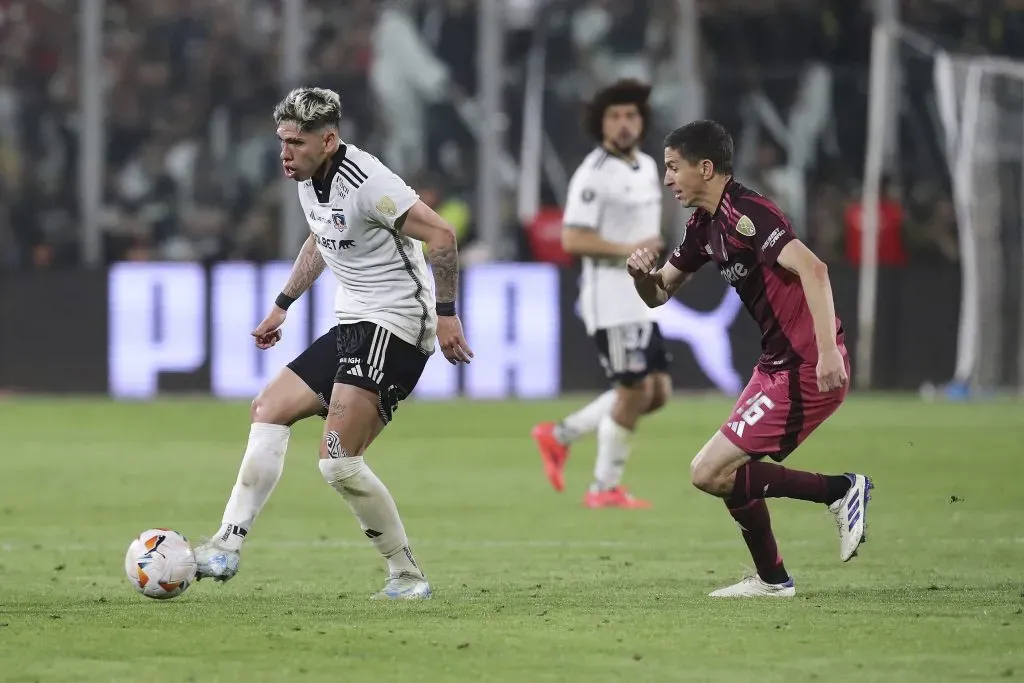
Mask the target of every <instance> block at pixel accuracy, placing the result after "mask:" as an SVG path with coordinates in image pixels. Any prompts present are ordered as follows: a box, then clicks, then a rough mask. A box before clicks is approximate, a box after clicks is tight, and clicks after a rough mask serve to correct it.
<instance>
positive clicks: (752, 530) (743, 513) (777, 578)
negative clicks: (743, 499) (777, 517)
mask: <svg viewBox="0 0 1024 683" xmlns="http://www.w3.org/2000/svg"><path fill="white" fill-rule="evenodd" d="M726 506H728V507H729V514H730V515H732V518H733V519H735V520H736V523H737V524H739V525H740V529H741V530H742V531H743V540H744V541H745V542H746V544H747V549H748V550H749V551H750V556H751V557H752V558H753V560H754V566H755V567H757V575H758V576H760V577H761V580H762V581H764V582H766V583H775V584H778V583H785V582H786V581H788V580H789V573H788V572H787V571H786V566H785V565H784V564H783V563H782V555H780V554H779V547H778V545H777V544H776V543H775V534H773V533H772V518H771V515H769V514H768V504H767V503H765V502H764V500H763V499H760V498H759V499H757V500H751V501H749V502H747V503H744V504H742V505H741V506H740V507H735V508H734V507H732V506H731V504H730V501H726Z"/></svg>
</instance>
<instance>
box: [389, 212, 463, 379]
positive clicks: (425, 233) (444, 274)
mask: <svg viewBox="0 0 1024 683" xmlns="http://www.w3.org/2000/svg"><path fill="white" fill-rule="evenodd" d="M395 229H397V230H400V231H402V232H403V233H404V234H406V235H408V236H409V237H412V238H413V239H417V240H419V241H421V242H423V243H424V244H426V245H427V260H428V261H430V265H431V268H432V270H433V271H434V295H435V298H436V299H437V341H438V343H439V344H440V345H441V351H442V353H444V357H445V358H447V359H448V362H449V363H452V364H455V363H468V362H469V361H470V359H472V358H473V352H472V351H471V350H470V348H469V344H467V343H466V339H465V337H464V336H463V334H462V323H461V322H460V321H459V317H458V315H456V313H455V295H456V294H458V292H459V249H458V243H457V242H456V240H455V231H454V230H452V227H451V226H450V225H448V224H447V223H446V222H445V221H444V219H443V218H441V217H440V216H438V215H437V214H436V213H435V212H434V210H433V209H431V208H430V207H429V206H427V205H426V204H424V203H423V202H421V201H417V202H416V203H415V204H414V205H413V207H412V208H411V209H409V210H408V211H407V212H406V213H405V214H404V215H403V216H401V217H399V218H398V220H396V221H395Z"/></svg>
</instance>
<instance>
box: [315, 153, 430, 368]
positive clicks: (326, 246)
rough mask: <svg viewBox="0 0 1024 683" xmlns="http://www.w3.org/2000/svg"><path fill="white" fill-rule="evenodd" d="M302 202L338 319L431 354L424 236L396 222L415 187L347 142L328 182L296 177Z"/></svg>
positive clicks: (414, 196) (412, 200)
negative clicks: (374, 328) (331, 281)
mask: <svg viewBox="0 0 1024 683" xmlns="http://www.w3.org/2000/svg"><path fill="white" fill-rule="evenodd" d="M299 201H301V202H302V213H303V214H304V215H305V216H306V220H307V221H308V223H309V229H310V231H311V232H312V233H313V235H314V237H315V239H316V244H317V247H318V248H319V249H320V253H321V254H322V255H323V258H324V262H325V263H326V264H327V267H328V268H330V269H331V272H332V273H334V277H335V278H337V280H338V293H337V296H336V298H335V304H334V305H335V311H336V313H337V316H338V322H339V323H342V324H346V323H356V322H360V321H364V320H365V321H369V322H373V323H376V324H377V325H380V326H381V327H383V328H384V329H386V330H389V331H390V332H391V333H392V334H394V335H396V336H397V337H398V338H399V339H402V340H404V341H406V342H408V343H409V344H412V345H413V346H416V347H418V348H419V349H420V350H422V351H423V352H424V353H427V354H430V353H433V351H434V338H435V335H436V332H437V315H436V313H435V312H434V287H433V280H432V279H431V277H430V273H429V271H428V270H427V264H426V259H424V257H423V243H422V242H420V241H419V240H415V239H412V238H411V237H408V236H406V235H404V234H402V233H401V232H399V231H398V230H396V229H395V220H396V219H398V218H399V217H400V216H402V215H403V214H405V212H407V211H408V210H409V209H411V208H412V207H413V205H415V204H416V202H417V201H419V195H418V194H416V191H415V190H413V189H412V188H411V187H409V186H408V185H407V184H406V183H405V181H404V180H402V179H401V178H399V177H398V176H397V175H396V174H395V173H393V172H392V171H391V170H390V169H389V168H388V167H387V166H385V165H384V164H382V163H381V162H380V160H378V159H377V157H375V156H373V155H372V154H369V153H367V152H364V151H363V150H361V149H359V148H358V147H355V146H354V145H342V147H341V149H339V150H338V152H337V153H336V154H335V155H334V159H333V161H332V164H331V170H330V172H329V173H328V176H327V179H326V182H324V183H323V185H321V184H320V183H319V182H317V183H314V182H313V181H312V180H307V181H305V182H303V183H299Z"/></svg>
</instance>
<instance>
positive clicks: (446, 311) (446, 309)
mask: <svg viewBox="0 0 1024 683" xmlns="http://www.w3.org/2000/svg"><path fill="white" fill-rule="evenodd" d="M434 310H436V311H437V314H438V315H443V316H452V315H455V302H454V301H439V302H437V306H436V307H435V308H434Z"/></svg>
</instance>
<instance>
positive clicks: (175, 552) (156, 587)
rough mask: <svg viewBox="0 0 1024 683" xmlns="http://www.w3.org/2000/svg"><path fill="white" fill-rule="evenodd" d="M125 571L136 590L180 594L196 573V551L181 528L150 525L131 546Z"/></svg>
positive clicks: (164, 597)
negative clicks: (177, 529) (173, 528)
mask: <svg viewBox="0 0 1024 683" xmlns="http://www.w3.org/2000/svg"><path fill="white" fill-rule="evenodd" d="M124 571H125V574H127V575H128V580H129V581H131V583H132V585H133V586H135V590H137V591H139V592H140V593H142V594H143V595H145V596H146V597H147V598H154V599H156V600H167V599H168V598H176V597H178V596H179V595H181V594H182V593H184V592H185V591H186V590H187V589H188V587H189V584H191V583H192V580H193V579H195V577H196V554H195V552H194V551H193V550H192V546H191V545H189V542H188V539H187V538H185V537H184V536H182V535H181V534H179V533H178V532H177V531H173V530H171V529H149V530H148V531H143V532H142V533H141V534H139V535H138V537H136V538H135V540H133V541H132V543H131V545H129V546H128V553H127V554H126V555H125V556H124Z"/></svg>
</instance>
